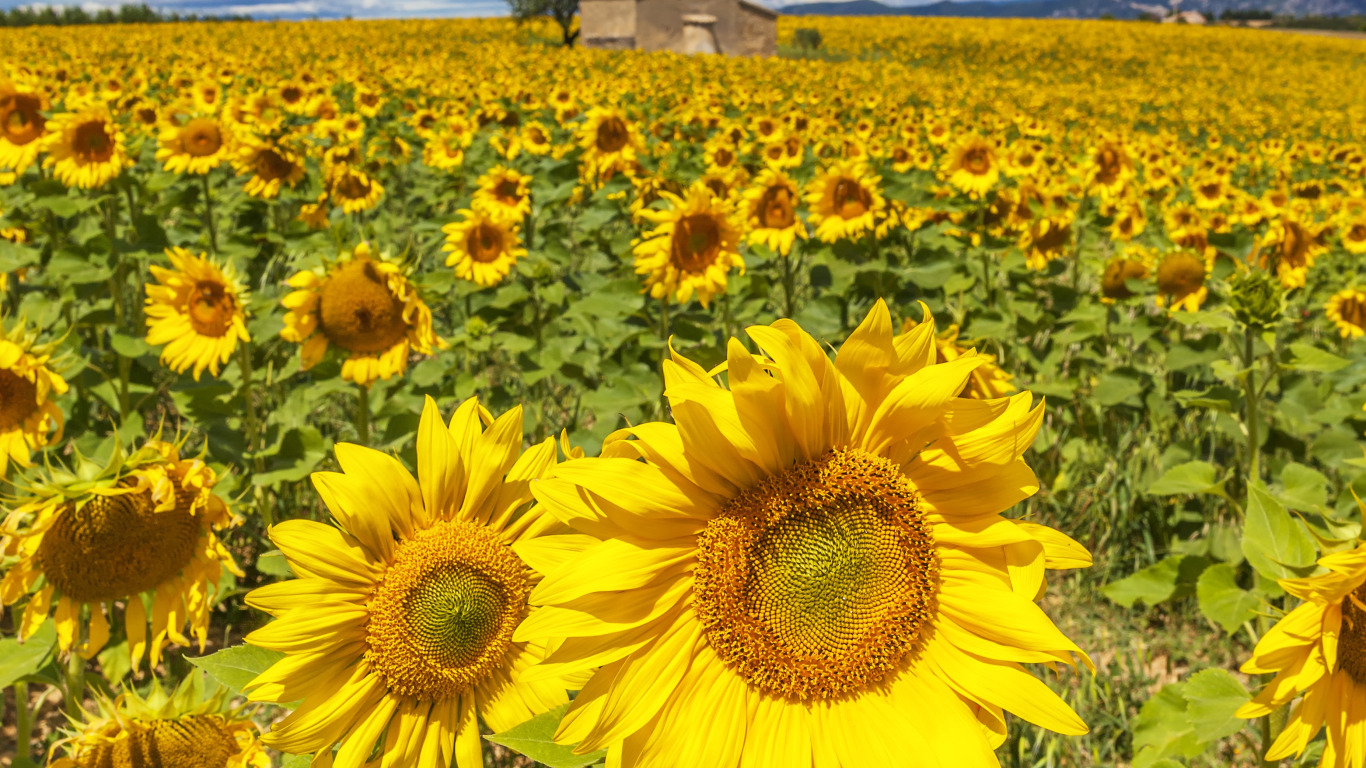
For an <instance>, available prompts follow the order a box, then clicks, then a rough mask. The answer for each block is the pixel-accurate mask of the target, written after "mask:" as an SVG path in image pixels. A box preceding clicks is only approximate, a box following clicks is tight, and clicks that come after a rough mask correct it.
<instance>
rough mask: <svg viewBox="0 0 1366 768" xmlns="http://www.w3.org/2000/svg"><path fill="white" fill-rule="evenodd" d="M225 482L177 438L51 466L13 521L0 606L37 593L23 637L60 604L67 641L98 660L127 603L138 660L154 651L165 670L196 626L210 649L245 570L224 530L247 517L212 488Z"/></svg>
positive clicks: (60, 634)
mask: <svg viewBox="0 0 1366 768" xmlns="http://www.w3.org/2000/svg"><path fill="white" fill-rule="evenodd" d="M92 478H93V479H92ZM217 483H218V475H217V474H216V473H215V472H214V471H213V470H212V469H211V468H210V467H209V466H208V465H207V464H205V463H204V461H203V460H202V459H198V458H193V459H182V458H181V457H180V447H179V446H178V445H175V444H172V443H167V442H163V441H160V440H148V441H147V442H146V444H145V445H144V446H143V447H142V448H141V449H139V450H138V451H136V452H134V453H132V454H131V455H128V456H122V455H119V454H116V455H115V457H114V460H113V461H111V462H110V463H109V465H108V466H106V467H104V468H102V469H101V468H97V467H95V468H92V467H90V466H86V465H84V464H83V465H81V466H78V467H77V468H76V469H75V470H74V471H72V472H66V471H63V470H51V473H50V476H49V477H48V479H47V480H46V481H45V482H43V483H41V484H38V485H36V486H34V487H32V488H30V489H28V490H27V494H28V495H27V496H26V497H23V498H20V499H19V500H18V503H17V504H16V505H15V507H14V511H13V512H11V513H10V515H9V517H8V518H7V519H6V521H5V525H4V545H3V547H2V548H0V549H3V554H4V555H6V556H7V557H15V558H16V561H15V563H14V565H13V566H12V567H11V568H10V570H9V572H8V573H6V574H5V578H4V581H3V582H0V605H14V604H15V603H16V602H18V601H19V600H20V599H21V598H23V597H24V596H25V595H28V594H30V593H32V597H31V599H30V600H29V602H28V608H27V609H26V610H25V611H24V615H23V620H22V621H21V622H20V627H19V637H20V639H23V638H27V637H29V636H31V635H32V634H33V633H34V632H36V631H37V630H38V627H39V626H41V625H42V623H43V621H44V620H46V619H47V616H48V611H49V610H50V609H52V607H53V605H54V604H55V607H56V611H55V615H56V622H57V641H58V645H59V646H60V647H61V649H62V651H63V652H65V651H70V650H75V651H76V652H77V653H79V654H80V655H81V657H82V658H86V659H89V658H91V657H93V656H94V655H95V654H96V653H98V652H99V651H100V649H101V648H103V647H104V645H105V643H106V642H107V641H108V639H109V619H110V616H111V615H112V613H113V612H114V609H115V606H116V605H117V604H118V603H123V604H124V609H123V611H124V625H125V627H126V628H127V633H128V635H127V636H128V647H129V650H130V651H131V653H132V660H133V666H134V667H137V666H138V665H139V664H140V663H141V661H142V658H143V656H144V655H146V653H147V652H148V650H150V651H151V663H152V666H154V667H155V666H156V665H157V664H158V663H159V662H160V659H161V651H162V649H163V648H165V647H166V645H167V644H168V642H175V643H177V644H179V645H189V644H190V642H191V641H190V639H189V635H187V634H185V633H184V632H183V628H184V626H185V624H186V623H188V624H189V628H190V633H189V634H190V635H193V636H194V637H195V638H196V639H197V640H198V643H199V648H200V650H201V651H202V650H203V649H204V641H205V639H206V637H207V635H208V631H209V610H210V609H211V608H212V607H213V604H214V601H215V592H216V591H217V587H218V583H219V579H220V578H221V576H222V572H223V570H224V569H225V568H226V569H227V570H229V571H231V572H232V573H234V574H236V575H237V576H242V575H243V574H242V572H241V571H239V570H238V569H237V566H236V565H235V564H234V563H233V560H232V556H231V555H229V554H228V551H227V550H226V549H224V547H223V545H222V544H221V543H220V542H219V541H218V538H217V536H215V535H214V531H217V530H222V529H224V528H227V527H229V526H231V525H234V524H235V522H236V521H235V520H234V519H233V517H232V515H231V514H230V513H229V512H228V507H227V505H226V504H224V503H223V500H222V499H220V498H219V497H218V496H216V495H214V493H213V488H214V485H216V484H217ZM149 601H150V613H149V612H148V605H147V603H148V602H149ZM86 608H88V609H89V617H90V618H89V620H88V624H87V621H86V620H83V619H82V618H81V617H82V613H83V612H84V611H85V609H86ZM149 616H150V617H151V636H150V637H149V636H148V634H147V628H148V617H149Z"/></svg>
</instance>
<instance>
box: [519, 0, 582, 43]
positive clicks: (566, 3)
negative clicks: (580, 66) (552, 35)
mask: <svg viewBox="0 0 1366 768" xmlns="http://www.w3.org/2000/svg"><path fill="white" fill-rule="evenodd" d="M508 5H510V6H512V18H514V19H516V20H517V23H519V24H520V23H522V22H524V21H529V20H531V19H534V18H536V17H537V16H549V17H550V18H552V19H554V20H555V23H556V24H559V25H560V31H561V32H562V33H563V34H564V45H565V47H566V48H568V47H570V46H572V45H573V44H574V40H575V39H577V38H578V36H579V31H578V30H577V29H575V30H572V31H571V30H570V27H571V26H573V24H574V14H576V13H578V12H579V0H508Z"/></svg>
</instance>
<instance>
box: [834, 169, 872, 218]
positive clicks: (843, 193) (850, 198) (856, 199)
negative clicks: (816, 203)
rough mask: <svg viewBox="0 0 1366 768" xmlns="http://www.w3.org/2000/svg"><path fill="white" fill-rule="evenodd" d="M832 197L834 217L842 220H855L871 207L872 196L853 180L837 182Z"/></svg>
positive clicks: (844, 179) (846, 179) (845, 179)
mask: <svg viewBox="0 0 1366 768" xmlns="http://www.w3.org/2000/svg"><path fill="white" fill-rule="evenodd" d="M832 197H833V198H834V200H833V202H834V208H835V215H837V216H839V217H840V218H842V219H857V218H858V217H860V216H862V215H863V214H865V213H867V212H868V211H869V210H870V209H871V208H872V207H873V196H872V195H870V194H868V190H866V189H864V188H863V185H862V184H860V183H858V181H857V180H855V179H850V178H842V179H839V180H837V181H836V182H835V191H834V194H833V195H832Z"/></svg>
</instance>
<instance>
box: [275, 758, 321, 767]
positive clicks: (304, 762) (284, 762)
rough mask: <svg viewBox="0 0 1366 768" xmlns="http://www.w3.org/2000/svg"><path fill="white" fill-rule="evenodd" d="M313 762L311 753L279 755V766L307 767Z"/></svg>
mask: <svg viewBox="0 0 1366 768" xmlns="http://www.w3.org/2000/svg"><path fill="white" fill-rule="evenodd" d="M312 764H313V756H312V755H281V756H280V768H308V766H310V765H312Z"/></svg>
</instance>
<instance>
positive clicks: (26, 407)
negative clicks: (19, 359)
mask: <svg viewBox="0 0 1366 768" xmlns="http://www.w3.org/2000/svg"><path fill="white" fill-rule="evenodd" d="M37 410H38V387H37V385H35V384H34V383H33V382H31V381H29V380H28V379H26V378H24V377H23V376H20V375H18V374H17V373H14V372H13V371H11V370H9V369H0V434H3V433H5V432H8V431H10V430H11V429H17V428H19V427H22V426H23V424H24V421H25V420H26V419H28V417H29V416H32V415H33V413H34V411H37Z"/></svg>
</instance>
